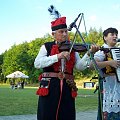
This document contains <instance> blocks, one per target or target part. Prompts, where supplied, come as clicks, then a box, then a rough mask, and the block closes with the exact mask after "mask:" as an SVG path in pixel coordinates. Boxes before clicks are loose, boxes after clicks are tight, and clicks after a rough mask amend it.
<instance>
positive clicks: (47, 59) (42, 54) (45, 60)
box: [34, 45, 58, 69]
mask: <svg viewBox="0 0 120 120" xmlns="http://www.w3.org/2000/svg"><path fill="white" fill-rule="evenodd" d="M55 62H58V58H57V54H56V55H52V56H47V50H46V48H45V45H42V46H41V48H40V51H39V53H38V55H37V57H36V58H35V61H34V66H35V68H37V69H39V68H44V67H48V66H50V65H52V64H53V63H55Z"/></svg>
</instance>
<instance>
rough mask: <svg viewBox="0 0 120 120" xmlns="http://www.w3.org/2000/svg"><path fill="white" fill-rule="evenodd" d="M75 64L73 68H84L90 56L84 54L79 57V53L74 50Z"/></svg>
mask: <svg viewBox="0 0 120 120" xmlns="http://www.w3.org/2000/svg"><path fill="white" fill-rule="evenodd" d="M75 58H76V64H75V68H76V69H78V70H81V71H82V70H85V69H86V68H87V66H88V65H89V63H90V57H89V56H88V55H87V54H85V55H84V56H83V57H82V58H80V56H79V53H77V52H75Z"/></svg>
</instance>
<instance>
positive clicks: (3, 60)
mask: <svg viewBox="0 0 120 120" xmlns="http://www.w3.org/2000/svg"><path fill="white" fill-rule="evenodd" d="M69 36H70V39H71V40H73V38H74V33H73V32H70V33H69ZM82 36H83V38H84V40H85V42H86V43H91V44H92V43H95V44H97V45H102V44H103V38H102V29H101V28H100V29H99V30H98V31H97V30H96V29H95V28H93V29H92V28H91V29H90V30H89V33H88V35H87V36H86V34H85V33H84V32H83V33H82ZM48 41H53V39H52V36H51V35H49V34H46V35H45V36H44V37H42V38H36V39H35V40H32V41H31V42H29V43H28V42H23V43H22V44H19V45H15V44H14V45H13V46H12V47H11V48H10V49H9V50H7V51H5V52H4V53H3V54H1V55H0V82H4V81H5V80H6V77H5V76H6V75H8V74H10V73H12V72H15V71H17V70H19V71H21V72H23V73H25V74H27V75H28V76H29V82H30V83H36V82H38V76H39V74H41V73H42V69H40V70H38V69H35V68H34V60H35V58H36V56H37V54H38V52H39V49H40V47H41V45H43V44H44V43H45V42H48ZM76 42H81V43H82V40H81V38H80V36H79V35H77V36H76ZM81 56H82V54H81ZM86 71H87V72H86ZM75 75H76V76H81V77H84V76H88V77H90V76H91V71H90V70H85V71H82V72H79V71H76V70H75Z"/></svg>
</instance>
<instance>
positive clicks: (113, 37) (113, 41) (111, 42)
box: [104, 33, 118, 47]
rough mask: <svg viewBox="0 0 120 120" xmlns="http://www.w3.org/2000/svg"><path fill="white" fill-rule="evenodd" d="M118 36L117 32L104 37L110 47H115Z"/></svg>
mask: <svg viewBox="0 0 120 120" xmlns="http://www.w3.org/2000/svg"><path fill="white" fill-rule="evenodd" d="M117 38H118V35H117V34H116V33H108V35H107V36H106V37H104V39H105V41H106V43H107V44H108V45H109V46H110V47H114V46H115V44H116V43H117V41H116V39H117Z"/></svg>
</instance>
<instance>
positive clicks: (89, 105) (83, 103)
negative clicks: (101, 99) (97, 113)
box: [76, 89, 98, 111]
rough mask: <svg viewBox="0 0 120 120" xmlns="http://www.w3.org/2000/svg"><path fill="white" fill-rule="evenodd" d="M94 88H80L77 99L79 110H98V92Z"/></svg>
mask: <svg viewBox="0 0 120 120" xmlns="http://www.w3.org/2000/svg"><path fill="white" fill-rule="evenodd" d="M93 92H94V90H93V89H79V91H78V97H77V99H76V109H77V111H89V110H97V105H98V97H97V96H98V94H97V93H95V94H94V93H93Z"/></svg>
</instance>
